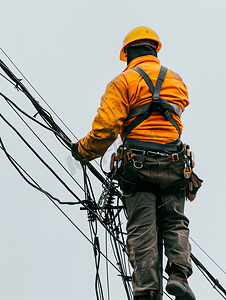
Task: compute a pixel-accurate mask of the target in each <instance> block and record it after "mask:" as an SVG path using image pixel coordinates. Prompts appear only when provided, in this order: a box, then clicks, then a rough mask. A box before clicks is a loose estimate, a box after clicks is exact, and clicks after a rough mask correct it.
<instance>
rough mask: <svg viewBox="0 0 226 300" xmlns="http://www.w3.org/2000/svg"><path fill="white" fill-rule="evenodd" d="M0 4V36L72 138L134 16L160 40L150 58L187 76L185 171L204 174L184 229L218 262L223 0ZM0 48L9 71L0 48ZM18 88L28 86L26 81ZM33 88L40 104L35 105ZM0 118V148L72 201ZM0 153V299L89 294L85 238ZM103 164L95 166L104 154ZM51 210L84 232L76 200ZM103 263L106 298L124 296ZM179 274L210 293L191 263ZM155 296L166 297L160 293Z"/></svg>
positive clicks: (60, 153)
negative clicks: (190, 154)
mask: <svg viewBox="0 0 226 300" xmlns="http://www.w3.org/2000/svg"><path fill="white" fill-rule="evenodd" d="M0 7H1V18H0V22H1V23H0V37H1V39H0V40H1V42H0V47H1V48H2V49H3V50H4V51H5V52H6V53H7V55H8V56H9V57H10V58H11V59H12V60H13V62H14V63H15V64H16V66H17V67H18V68H19V69H20V70H21V71H22V72H23V73H24V75H25V76H26V77H27V78H28V80H29V81H30V82H31V83H32V84H33V85H34V86H35V87H36V89H37V90H38V91H39V93H40V94H41V95H42V96H43V97H44V98H45V99H46V101H47V103H48V104H49V105H50V106H51V108H52V109H53V110H54V111H55V112H56V113H57V114H58V115H59V116H60V117H61V119H62V120H63V121H64V122H65V123H66V124H67V126H68V127H69V128H70V129H71V130H72V132H73V133H74V134H75V136H76V137H77V138H78V139H80V138H82V137H83V136H85V135H86V134H87V133H88V131H89V130H90V129H91V124H92V120H93V118H94V116H95V114H96V110H97V108H98V106H99V103H100V98H101V96H102V94H103V93H104V90H105V87H106V85H107V84H108V82H109V81H110V80H111V79H112V78H114V77H115V76H116V75H117V74H119V73H120V72H121V71H122V70H123V69H124V68H125V66H126V65H125V63H123V62H121V61H120V60H119V51H120V48H121V46H122V41H123V39H124V37H125V35H126V34H127V33H128V31H130V30H131V29H133V28H135V27H137V26H141V25H142V26H148V27H151V28H152V29H154V30H155V31H156V32H157V33H158V35H159V37H160V40H161V42H162V44H163V46H162V49H161V51H160V53H159V59H160V62H161V63H162V65H164V66H166V67H168V68H170V69H172V70H174V71H175V72H177V73H179V74H180V75H181V77H182V78H183V80H184V82H185V84H186V85H187V87H188V91H189V96H190V106H189V107H188V108H187V109H186V111H185V113H184V114H183V117H182V121H183V124H184V132H183V135H182V139H183V141H184V142H186V143H187V144H189V145H190V147H191V149H192V150H193V151H194V153H195V157H196V167H195V172H196V173H197V174H198V175H199V176H200V177H201V178H202V179H203V180H204V184H203V187H202V188H201V190H200V191H199V192H198V197H197V198H196V200H195V201H194V202H193V203H190V202H187V203H186V211H185V213H186V215H187V216H188V218H189V219H190V230H191V237H192V239H194V240H195V241H196V242H197V243H198V244H199V245H200V246H201V247H202V248H203V249H204V250H205V251H206V252H207V253H208V254H209V255H210V256H211V257H212V258H213V259H214V260H215V261H216V262H217V263H218V264H219V265H220V266H221V267H222V268H223V269H224V270H226V258H225V247H226V239H225V212H226V199H225V198H226V197H225V170H226V161H225V149H226V137H225V136H226V135H225V111H226V104H225V81H226V71H225V70H226V68H225V67H226V58H225V49H226V34H225V30H226V18H225V14H226V3H225V1H224V0H221V1H219V0H215V1H208V0H207V1H200V0H194V1H192V0H191V1H188V0H187V1H185V0H184V1H181V0H175V1H174V0H172V1H171V0H168V1H167V0H166V1H163V0H159V1H152V0H148V1H143V0H136V1H133V0H132V1H131V0H130V1H125V0H121V1H114V0H112V1H110V0H105V1H95V0H93V1H86V0H83V1H66V0H64V1H63V0H59V1H56V0H54V1H49V0H45V1H42V0H40V1H21V0H17V1H16V0H14V1H12V0H0ZM0 58H1V59H2V60H3V61H4V62H5V63H6V64H7V65H9V66H10V68H12V70H13V71H14V72H15V74H16V75H17V76H18V77H19V78H21V75H19V73H18V71H17V70H16V69H15V67H14V66H12V64H11V63H10V62H9V61H8V59H7V58H6V56H5V55H4V54H3V52H2V51H1V52H0ZM23 83H24V84H25V81H24V80H23ZM27 86H28V85H27ZM29 90H30V91H31V93H32V94H33V95H35V93H34V92H33V91H32V90H31V88H29ZM0 91H1V92H2V93H3V94H5V95H6V96H8V97H9V98H11V99H12V100H14V101H15V102H16V104H17V105H19V106H20V107H22V108H23V109H24V110H25V111H26V112H28V113H29V114H31V115H34V114H35V109H34V108H33V106H32V104H31V103H30V102H29V100H28V99H27V98H26V97H25V96H23V95H22V94H20V93H19V92H17V91H16V90H15V89H14V87H12V86H11V85H10V84H9V83H8V82H7V81H6V80H5V79H4V78H2V77H0ZM35 97H36V99H38V100H39V101H40V104H41V105H42V106H43V107H44V108H46V109H47V110H48V111H49V108H48V107H47V105H46V104H45V103H44V102H43V101H42V100H41V99H39V97H38V96H37V95H35ZM0 103H1V113H2V114H3V115H4V117H6V118H7V119H8V120H9V121H10V122H11V123H12V124H13V125H14V126H15V127H16V128H17V129H18V130H19V131H20V132H21V133H22V134H23V136H24V137H25V138H26V139H27V140H28V141H29V143H30V144H31V145H32V146H33V147H34V148H35V149H36V150H37V151H38V153H39V154H40V155H41V156H42V157H44V158H45V160H46V161H47V162H48V163H49V164H50V165H51V166H52V167H53V168H54V169H55V170H56V171H57V172H58V174H60V176H62V178H63V179H65V180H67V182H68V184H69V185H70V186H71V187H72V188H73V190H74V191H75V193H77V194H78V195H79V197H81V198H82V197H83V195H82V191H81V190H80V189H79V187H78V186H77V185H76V184H75V183H74V182H73V181H72V180H70V179H69V178H68V176H67V175H66V174H65V172H64V171H63V170H62V168H60V167H59V166H58V164H57V163H56V162H55V161H54V159H53V158H52V157H51V156H50V155H49V153H48V152H47V151H46V149H45V148H44V147H43V146H42V145H41V143H40V142H39V141H38V140H37V138H35V137H34V136H33V135H32V134H31V133H30V131H29V130H28V129H27V127H26V126H25V125H24V124H23V122H22V121H21V120H20V119H19V118H18V117H17V116H16V115H15V113H14V112H13V111H12V109H11V108H10V107H9V106H8V105H7V104H6V103H5V102H4V99H3V98H1V99H0ZM52 114H53V113H52ZM55 120H57V119H56V118H55ZM57 122H58V124H59V125H60V126H62V128H63V130H65V131H66V129H64V127H63V125H62V124H61V123H59V121H57ZM0 128H1V133H0V135H1V137H2V139H3V142H4V144H5V147H6V149H7V150H8V152H9V153H10V154H11V155H12V156H13V157H14V158H15V159H16V160H17V161H18V162H19V163H20V164H21V165H22V166H23V167H24V168H25V169H26V170H27V171H28V172H29V174H31V175H32V177H33V178H34V179H35V180H36V181H37V182H38V183H39V184H40V185H41V186H42V187H43V189H46V190H48V191H49V192H50V193H51V194H53V195H54V196H56V197H59V198H60V199H61V200H62V201H73V198H72V197H71V196H70V195H69V193H68V192H67V191H66V190H65V189H64V188H63V187H62V186H61V185H60V184H59V183H58V182H57V181H56V180H55V178H54V177H53V176H52V175H51V173H50V172H48V171H47V170H46V169H45V168H44V167H43V166H42V165H41V164H40V162H39V161H38V160H37V159H36V158H35V157H34V155H33V154H32V153H31V152H30V151H29V150H28V149H27V148H26V146H25V145H24V144H23V142H22V141H21V140H20V139H19V138H18V137H17V136H16V134H15V133H14V132H13V131H12V130H11V129H10V128H9V127H8V126H7V125H6V124H5V123H4V122H3V121H1V127H0ZM34 129H35V131H36V132H37V133H38V135H39V136H40V137H41V139H42V140H43V141H44V142H45V143H47V144H48V146H49V148H50V149H51V150H52V151H53V152H54V154H55V155H56V156H57V157H59V159H60V161H61V162H62V163H63V164H64V165H65V167H66V168H67V169H68V170H69V172H70V173H71V174H72V175H73V176H74V178H75V179H76V180H78V181H79V182H81V183H82V176H81V175H82V174H81V170H79V168H78V165H77V164H76V163H75V162H73V160H72V159H71V156H70V153H69V152H68V151H67V150H66V149H65V148H64V147H63V146H62V145H61V144H60V143H59V142H58V141H57V139H56V138H55V137H54V136H52V135H51V133H49V132H46V131H45V130H43V129H40V128H38V127H37V126H34ZM66 132H67V134H68V135H69V136H70V138H71V139H72V140H73V141H76V138H75V137H73V136H72V135H71V134H70V133H69V132H68V131H66ZM113 148H114V146H113V147H111V150H112V149H113ZM109 153H110V151H109V152H108V155H109ZM106 160H107V159H106ZM0 162H1V199H0V240H1V244H0V260H1V266H0V298H1V299H4V300H72V299H79V300H88V299H95V293H94V275H95V268H94V262H93V253H92V247H91V246H90V244H89V243H88V242H87V241H86V240H85V239H84V237H83V236H82V235H81V234H80V233H79V232H78V231H77V230H76V229H75V228H74V227H73V226H72V225H71V223H70V222H68V220H67V219H66V218H65V217H64V216H63V215H62V214H61V213H60V212H59V211H58V210H57V209H56V207H55V206H54V205H53V204H52V203H51V202H50V201H49V200H48V198H47V197H46V196H45V195H43V194H41V193H40V192H38V191H36V190H34V189H32V187H30V186H29V185H28V184H27V183H26V182H25V181H24V180H23V179H22V178H21V177H20V176H19V174H18V173H17V172H16V170H15V169H14V168H13V167H12V165H11V164H10V163H9V161H8V160H7V158H6V157H5V155H4V153H3V151H0ZM104 166H105V167H106V168H107V166H108V164H107V163H105V164H104ZM93 184H94V188H95V193H96V195H97V196H98V195H99V193H100V192H101V185H100V184H99V183H98V182H97V181H96V180H93ZM63 209H64V211H65V212H66V213H67V214H68V215H69V216H70V217H71V218H72V219H73V221H74V222H75V223H76V224H77V225H78V226H79V227H80V228H81V229H82V230H83V231H84V232H85V233H87V234H89V230H88V225H87V224H88V223H87V219H86V213H85V212H84V211H80V210H79V207H78V206H76V207H63ZM124 225H125V224H124ZM101 242H102V241H101ZM191 245H192V251H193V253H194V255H195V256H197V258H199V259H200V260H201V262H202V263H203V264H204V265H205V266H206V268H207V269H208V270H209V271H210V272H211V273H212V274H213V275H214V276H215V277H216V278H218V279H219V281H220V283H221V284H222V285H223V286H224V288H226V280H225V279H226V275H225V274H224V273H223V272H222V271H221V270H220V269H219V268H217V267H216V266H215V265H214V264H213V262H212V261H211V260H210V259H209V258H208V257H207V256H206V255H205V254H204V253H203V252H202V251H201V250H200V249H199V248H198V247H197V246H196V244H195V243H194V242H193V241H191ZM104 263H105V262H104V260H102V265H103V269H104ZM111 272H112V274H111V299H112V300H116V299H117V300H118V299H120V300H122V299H126V295H125V293H124V290H123V287H122V283H121V280H120V278H119V277H118V276H117V275H118V274H117V272H115V271H114V270H112V271H111ZM102 275H103V277H104V274H103V273H102ZM103 281H104V278H103ZM189 282H190V285H191V287H192V289H193V290H194V292H195V294H196V297H197V299H198V300H201V299H205V300H212V299H214V300H215V299H216V300H217V299H222V298H221V296H220V295H219V294H218V293H217V292H216V291H215V290H214V289H213V288H212V287H211V286H210V284H209V283H208V282H207V280H206V279H205V278H204V277H203V275H202V274H201V273H200V271H199V270H198V269H197V268H196V267H195V266H194V275H193V276H192V277H191V278H190V280H189ZM106 299H107V297H106ZM165 299H168V298H167V297H166V296H164V300H165Z"/></svg>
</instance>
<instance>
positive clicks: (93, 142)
mask: <svg viewBox="0 0 226 300" xmlns="http://www.w3.org/2000/svg"><path fill="white" fill-rule="evenodd" d="M135 66H139V67H140V68H141V69H143V70H144V71H145V72H146V73H147V74H148V75H149V77H150V78H151V80H152V82H153V84H154V85H155V84H156V81H157V78H158V74H159V71H160V68H161V66H160V62H159V60H158V59H157V58H156V57H155V56H152V55H148V56H142V57H138V58H135V59H134V60H132V61H131V62H130V64H129V65H128V66H127V67H126V69H125V70H124V71H123V72H122V73H121V74H119V75H118V76H116V77H115V78H114V79H113V80H112V81H111V82H110V83H109V84H108V86H107V88H106V91H105V93H104V95H103V96H102V98H101V105H100V107H99V109H98V114H97V115H96V117H95V118H94V121H93V124H92V130H91V131H90V132H89V133H88V134H87V136H86V137H84V138H83V139H81V140H80V141H79V147H78V150H79V152H80V153H81V154H82V156H83V157H84V158H85V159H86V160H92V159H94V158H97V157H100V156H102V155H103V154H104V153H105V152H106V150H107V149H108V148H109V147H110V145H111V144H112V143H113V142H114V141H115V140H116V138H117V136H118V134H121V135H122V132H123V130H124V128H125V127H126V126H127V125H128V124H129V123H130V122H131V121H132V120H133V119H130V120H128V121H126V122H124V120H125V119H126V118H127V116H128V113H129V111H130V110H131V109H133V108H135V107H138V106H140V105H142V104H145V103H147V102H149V101H151V99H152V94H151V92H150V90H149V88H148V86H147V85H146V83H145V81H144V80H143V79H142V77H141V76H140V75H139V74H138V73H137V72H136V71H134V70H132V68H134V67H135ZM160 97H162V98H164V99H165V100H167V101H168V102H169V103H170V102H171V103H175V104H178V105H179V106H180V107H181V108H182V110H183V111H184V109H185V107H186V106H187V105H188V104H189V100H188V92H187V87H186V85H185V84H184V83H183V81H182V79H181V77H180V76H179V75H178V74H176V73H175V72H173V71H171V70H168V71H167V74H166V77H165V80H164V82H163V85H162V89H161V92H160ZM173 117H174V118H175V119H176V121H177V123H178V125H179V129H180V133H182V129H183V126H182V123H181V120H180V118H179V117H178V116H177V115H175V114H173ZM127 137H128V138H132V139H137V140H141V141H150V142H155V143H161V144H165V143H169V142H172V141H174V140H176V139H177V137H178V132H177V130H176V129H175V127H174V126H173V125H172V124H171V123H170V122H169V121H167V120H166V119H165V118H164V116H163V115H162V114H161V113H160V112H158V111H154V112H153V113H152V114H151V116H150V117H149V118H147V119H146V120H145V121H143V122H142V123H141V124H139V125H138V126H137V127H136V128H134V130H132V131H131V132H130V134H129V135H128V136H127Z"/></svg>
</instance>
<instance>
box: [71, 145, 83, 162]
mask: <svg viewBox="0 0 226 300" xmlns="http://www.w3.org/2000/svg"><path fill="white" fill-rule="evenodd" d="M71 154H72V156H73V157H74V158H75V159H76V160H79V161H83V156H82V155H81V154H80V153H79V152H78V142H77V143H75V144H73V143H71Z"/></svg>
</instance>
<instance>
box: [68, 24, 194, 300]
mask: <svg viewBox="0 0 226 300" xmlns="http://www.w3.org/2000/svg"><path fill="white" fill-rule="evenodd" d="M161 46H162V44H161V42H160V39H159V37H158V35H157V34H156V32H155V31H153V30H152V29H150V28H148V27H137V28H135V29H133V30H132V31H130V32H129V33H128V34H127V35H126V37H125V39H124V41H123V46H122V49H121V52H120V59H121V60H122V61H126V62H127V67H126V68H125V69H124V71H122V73H121V74H119V75H118V76H116V77H115V78H114V79H113V80H112V81H111V82H110V83H109V84H108V85H107V88H106V91H105V93H104V95H103V96H102V98H101V104H100V107H99V109H98V114H97V115H96V117H95V118H94V121H93V124H92V130H91V131H90V132H89V133H88V134H87V136H85V137H84V138H82V139H81V140H80V141H79V142H78V143H75V144H72V155H73V156H74V158H75V159H77V160H83V161H91V160H93V159H95V158H97V157H101V156H103V155H104V153H105V152H106V151H107V149H108V148H109V147H110V145H111V144H112V143H113V142H114V141H115V140H116V138H117V137H118V135H119V134H120V135H121V138H122V141H123V146H122V147H121V148H120V149H119V155H117V159H118V161H117V166H118V169H117V172H116V176H117V178H118V180H119V183H120V187H121V189H122V191H123V195H124V197H125V204H126V210H127V215H128V220H127V221H128V222H127V249H128V256H129V261H130V263H131V265H132V267H133V276H132V285H133V295H134V299H135V300H155V299H156V297H157V295H158V294H159V292H160V289H161V280H160V278H161V274H160V272H159V257H158V256H159V255H158V253H159V250H160V249H159V248H158V247H159V246H158V243H157V240H158V232H159V231H161V235H162V239H163V241H164V247H165V255H166V257H167V259H168V262H167V265H166V269H165V271H166V273H167V274H168V275H169V278H168V282H167V286H166V290H167V292H168V293H169V294H171V295H175V296H176V300H195V299H196V298H195V295H194V293H193V292H192V290H191V288H190V287H189V285H188V281H187V278H188V277H189V276H190V275H191V274H192V265H191V259H190V252H191V246H190V243H189V240H188V239H189V229H188V224H189V220H188V218H187V217H186V216H185V215H184V204H185V198H186V196H187V189H188V188H187V186H188V181H189V180H190V179H189V178H191V166H190V163H189V161H188V160H187V159H188V156H189V154H188V155H187V156H186V151H187V152H188V153H190V150H189V149H186V147H185V146H184V144H183V143H182V141H181V138H180V136H181V134H182V129H183V126H182V123H181V119H180V116H181V113H182V112H183V111H184V109H185V107H187V106H188V104H189V99H188V92H187V87H186V85H185V84H184V83H183V81H182V79H181V77H180V76H179V75H178V74H177V73H175V72H173V71H171V70H170V69H167V68H165V67H162V66H161V65H160V62H159V59H158V58H157V54H158V52H159V50H160V49H161ZM185 158H186V159H185ZM196 181H198V179H197V177H196ZM198 183H199V185H200V182H199V181H198ZM198 188H199V186H198ZM196 191H197V189H196V190H195V192H194V190H191V194H193V197H194V195H195V193H196Z"/></svg>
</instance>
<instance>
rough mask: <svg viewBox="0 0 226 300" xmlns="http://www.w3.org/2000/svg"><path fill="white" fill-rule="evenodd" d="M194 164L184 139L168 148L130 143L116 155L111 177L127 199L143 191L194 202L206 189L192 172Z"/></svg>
mask: <svg viewBox="0 0 226 300" xmlns="http://www.w3.org/2000/svg"><path fill="white" fill-rule="evenodd" d="M194 164H195V163H194V155H193V153H192V151H190V150H189V146H188V145H186V144H183V143H182V141H181V140H180V139H178V140H176V141H174V142H172V143H168V144H157V143H149V142H143V141H138V140H134V139H127V140H126V141H125V144H124V146H120V147H119V148H118V151H117V154H115V153H114V154H113V155H112V160H111V176H112V177H114V178H115V179H117V180H118V182H119V185H120V187H121V189H122V191H123V194H124V196H125V197H126V196H129V195H131V194H133V193H135V192H141V191H143V192H153V193H155V194H156V195H159V196H164V195H171V194H177V195H179V196H180V197H182V198H183V197H187V198H188V199H189V200H190V201H193V200H194V198H195V196H196V193H197V191H198V189H199V188H200V187H201V185H202V180H201V179H199V178H198V176H197V175H196V174H195V173H194V172H193V170H192V169H193V167H194Z"/></svg>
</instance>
